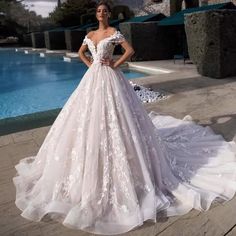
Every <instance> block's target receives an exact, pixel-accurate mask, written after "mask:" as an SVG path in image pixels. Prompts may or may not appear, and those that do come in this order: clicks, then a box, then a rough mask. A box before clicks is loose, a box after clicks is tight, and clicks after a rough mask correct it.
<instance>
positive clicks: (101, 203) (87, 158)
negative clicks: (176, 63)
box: [13, 64, 236, 235]
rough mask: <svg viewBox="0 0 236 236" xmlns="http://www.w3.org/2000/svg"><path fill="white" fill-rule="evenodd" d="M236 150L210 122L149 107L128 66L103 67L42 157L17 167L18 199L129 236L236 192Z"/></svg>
mask: <svg viewBox="0 0 236 236" xmlns="http://www.w3.org/2000/svg"><path fill="white" fill-rule="evenodd" d="M232 147H233V144H231V143H227V142H225V141H224V140H223V138H222V137H221V136H220V135H216V134H214V133H213V132H212V131H211V129H210V128H204V127H201V126H198V125H196V124H194V123H193V122H192V121H185V120H178V119H175V118H173V117H169V116H161V115H158V114H156V113H155V112H151V113H150V114H148V113H147V112H146V110H145V108H144V107H143V105H142V103H141V102H140V101H139V99H138V97H137V96H136V94H135V92H134V91H133V88H132V86H131V85H130V84H129V82H128V81H126V79H125V78H124V77H123V74H122V73H121V72H120V70H118V69H117V70H113V69H111V68H110V67H108V66H102V65H101V64H93V65H92V66H91V67H90V68H89V70H88V71H87V72H86V74H85V75H84V77H83V79H82V81H81V83H80V84H79V85H78V87H77V88H76V89H75V91H74V92H73V94H72V95H71V97H70V98H69V99H68V101H67V103H66V104H65V106H64V107H63V109H62V110H61V112H60V113H59V115H58V117H57V119H56V120H55V122H54V123H53V125H52V126H51V128H50V130H49V132H48V134H47V136H46V138H45V140H44V142H43V144H42V146H41V148H40V150H39V152H38V154H37V155H36V156H34V157H28V158H24V159H23V160H21V161H20V163H19V164H18V165H16V169H17V172H18V175H17V176H16V177H14V179H13V180H14V184H15V186H16V205H17V207H18V208H19V209H21V210H22V214H21V215H22V216H23V217H25V218H27V219H29V220H33V221H40V220H41V219H42V218H43V217H44V216H45V215H46V214H49V215H50V216H51V218H53V219H55V220H57V221H59V222H61V223H63V224H64V225H65V226H67V227H71V228H75V229H81V230H85V231H88V232H93V233H99V234H108V235H112V234H119V233H124V232H127V231H129V230H130V229H132V228H135V227H137V226H140V225H142V224H143V222H144V221H146V220H152V221H153V222H155V221H156V217H157V216H158V213H160V214H162V215H163V214H164V215H165V216H172V215H181V214H184V213H186V212H188V211H190V210H191V209H192V208H195V209H198V210H207V209H209V207H210V204H211V203H212V201H213V200H214V199H215V198H216V197H220V198H221V199H224V200H229V199H231V198H232V197H233V195H234V193H235V190H236V161H235V153H234V151H233V149H232Z"/></svg>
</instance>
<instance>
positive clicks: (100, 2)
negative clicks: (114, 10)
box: [96, 1, 111, 12]
mask: <svg viewBox="0 0 236 236" xmlns="http://www.w3.org/2000/svg"><path fill="white" fill-rule="evenodd" d="M102 5H104V6H106V8H107V9H108V11H109V12H111V7H110V5H109V4H108V3H107V2H106V1H99V2H98V4H97V5H96V11H97V9H98V7H99V6H102Z"/></svg>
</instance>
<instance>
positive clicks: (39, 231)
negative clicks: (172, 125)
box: [0, 61, 236, 236]
mask: <svg viewBox="0 0 236 236" xmlns="http://www.w3.org/2000/svg"><path fill="white" fill-rule="evenodd" d="M131 64H133V65H135V64H136V65H142V66H150V67H155V68H156V67H159V68H163V69H169V70H173V71H174V72H173V73H167V74H161V75H153V76H150V77H148V78H141V79H138V80H135V83H137V84H140V85H145V86H148V87H151V88H152V89H153V90H154V91H155V89H163V90H165V91H166V92H168V93H170V94H171V96H170V97H169V98H168V99H166V100H161V101H158V102H155V103H149V104H145V107H146V109H147V110H148V111H151V110H154V111H156V112H159V113H160V114H167V115H172V116H175V117H178V118H183V117H184V116H185V115H187V114H189V115H191V116H192V117H193V119H194V120H195V121H196V122H198V123H200V124H202V125H209V126H211V127H212V128H213V130H214V131H215V132H217V133H220V134H222V135H223V136H224V137H225V139H226V140H228V141H230V140H233V139H234V140H235V137H236V78H228V79H223V80H216V79H211V78H207V77H202V76H200V75H199V74H198V73H197V71H196V68H195V67H194V66H193V65H191V64H186V65H183V64H182V63H181V61H179V62H177V63H176V64H173V61H152V62H137V63H131ZM49 129H50V126H48V127H41V128H37V129H32V130H27V131H23V132H18V133H13V134H8V135H5V136H1V137H0V173H1V174H0V190H1V192H0V213H1V214H0V236H89V235H93V234H89V233H86V232H82V231H76V230H71V229H68V228H66V227H64V226H63V225H61V224H59V223H56V222H53V221H50V220H46V219H45V220H44V221H43V222H39V223H35V222H31V221H28V220H26V219H24V218H23V217H21V216H20V213H21V212H20V210H18V209H17V208H16V206H15V204H14V199H15V188H14V185H13V182H12V178H13V177H14V175H15V174H16V171H15V169H14V166H15V165H16V164H17V163H18V161H19V160H20V159H22V158H24V157H26V156H31V155H36V154H37V152H38V150H39V148H40V146H41V144H42V142H43V140H44V138H45V136H46V135H47V132H48V131H49ZM123 235H127V236H190V235H191V236H203V235H205V236H218V235H219V236H220V235H227V236H236V197H234V198H233V199H232V200H231V201H229V202H226V203H223V204H219V203H214V204H213V205H212V207H211V209H210V210H209V211H207V212H199V211H196V210H192V211H191V212H190V213H188V214H186V215H184V216H178V217H170V218H166V219H161V220H160V219H158V220H157V223H156V224H154V223H149V222H146V223H144V225H143V226H141V227H140V228H138V229H135V230H132V231H130V232H128V233H126V234H123Z"/></svg>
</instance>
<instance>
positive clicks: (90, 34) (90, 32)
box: [87, 30, 95, 38]
mask: <svg viewBox="0 0 236 236" xmlns="http://www.w3.org/2000/svg"><path fill="white" fill-rule="evenodd" d="M94 33H95V31H94V30H91V31H89V32H88V33H87V37H88V38H91V37H92V36H93V35H94Z"/></svg>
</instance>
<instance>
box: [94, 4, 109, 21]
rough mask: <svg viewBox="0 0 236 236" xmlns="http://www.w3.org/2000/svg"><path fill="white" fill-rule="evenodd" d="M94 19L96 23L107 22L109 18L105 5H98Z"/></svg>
mask: <svg viewBox="0 0 236 236" xmlns="http://www.w3.org/2000/svg"><path fill="white" fill-rule="evenodd" d="M96 17H97V20H98V21H107V20H108V18H109V17H110V12H109V10H108V8H107V7H106V6H105V5H100V6H99V7H98V8H97V11H96Z"/></svg>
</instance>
